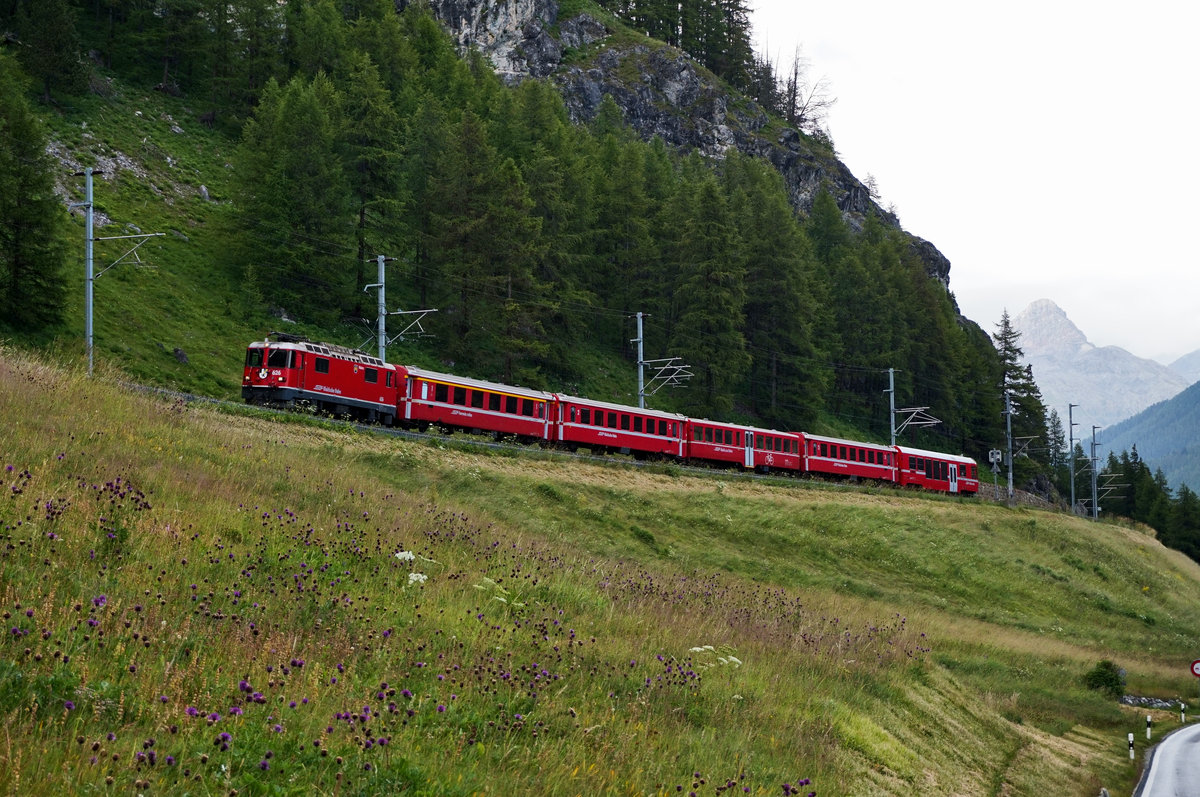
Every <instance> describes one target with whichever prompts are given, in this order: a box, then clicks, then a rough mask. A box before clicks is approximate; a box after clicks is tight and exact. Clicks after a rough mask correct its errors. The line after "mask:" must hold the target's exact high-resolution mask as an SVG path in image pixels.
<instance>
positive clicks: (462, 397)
mask: <svg viewBox="0 0 1200 797" xmlns="http://www.w3.org/2000/svg"><path fill="white" fill-rule="evenodd" d="M454 403H455V404H457V405H459V406H460V407H465V406H466V404H467V389H466V388H465V387H456V388H454Z"/></svg>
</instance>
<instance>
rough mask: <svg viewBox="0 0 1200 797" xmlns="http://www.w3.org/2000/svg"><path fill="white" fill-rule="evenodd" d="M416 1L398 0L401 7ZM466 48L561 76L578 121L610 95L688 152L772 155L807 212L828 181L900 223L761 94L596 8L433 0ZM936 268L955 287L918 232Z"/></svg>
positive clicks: (863, 210)
mask: <svg viewBox="0 0 1200 797" xmlns="http://www.w3.org/2000/svg"><path fill="white" fill-rule="evenodd" d="M407 2H408V0H397V5H398V6H400V7H403V6H404V5H406V4H407ZM430 7H431V8H432V9H433V12H434V14H435V15H436V16H437V17H438V19H440V20H441V21H442V22H443V23H444V24H445V25H446V27H447V28H448V29H449V31H450V32H451V34H452V35H453V36H454V37H455V39H456V40H457V41H458V43H459V45H460V46H461V47H463V48H468V47H475V48H477V49H478V50H479V51H480V52H481V53H482V54H483V55H484V56H486V57H487V58H488V59H489V60H490V61H491V63H492V64H493V66H494V67H495V69H496V71H497V73H498V74H500V75H501V76H502V77H503V78H504V79H505V80H508V81H510V82H516V81H519V80H522V79H525V78H528V77H533V78H539V79H548V80H552V81H554V82H555V83H556V84H557V85H558V86H559V87H560V89H561V90H562V93H563V97H564V99H565V101H566V104H567V109H568V111H569V112H570V114H571V117H572V119H574V120H575V121H576V122H587V121H590V120H591V119H592V118H594V116H595V115H596V112H597V109H598V108H599V107H600V103H601V101H602V100H603V99H604V97H605V96H609V97H612V98H613V100H614V101H615V102H616V103H617V105H618V106H619V107H620V108H621V110H622V111H623V112H624V114H625V120H626V122H628V124H629V125H630V126H631V127H632V128H633V129H634V130H636V131H637V132H638V134H639V135H641V136H643V137H644V138H646V139H650V138H652V137H653V136H660V137H661V138H662V139H663V140H664V141H666V142H667V143H668V144H669V145H671V146H673V147H676V148H678V149H680V150H683V151H697V152H700V153H701V154H703V155H704V156H705V157H708V158H713V159H719V158H722V157H724V156H725V154H726V153H727V152H729V151H730V150H732V149H736V150H738V151H740V152H743V153H746V154H748V155H754V156H758V157H762V158H765V159H767V160H769V161H770V162H771V163H772V164H774V166H775V168H777V169H778V170H779V172H780V174H781V175H782V176H783V179H784V183H785V185H786V186H787V190H788V194H789V196H790V198H791V202H792V205H793V207H795V208H796V210H797V211H798V212H800V213H805V212H807V211H808V209H809V208H810V207H811V206H812V200H813V197H814V196H815V195H816V193H817V192H818V191H819V190H820V189H821V186H822V185H828V186H829V189H830V190H831V191H832V192H833V194H834V197H835V199H837V202H838V206H839V207H840V208H841V209H842V213H843V214H844V216H845V218H846V219H847V221H848V222H850V223H851V224H852V225H855V226H858V225H860V224H861V223H862V221H863V219H864V218H865V217H866V215H867V214H868V213H870V212H875V213H876V214H878V215H879V217H880V218H882V219H884V221H885V222H887V223H890V224H892V225H894V226H899V225H898V222H897V220H896V218H895V217H894V216H892V215H891V214H889V213H888V212H887V211H885V210H883V209H882V208H880V207H879V206H878V205H877V204H875V202H874V201H873V200H872V199H871V196H870V192H869V191H868V190H867V188H866V186H865V185H864V184H863V183H862V182H861V181H860V180H859V179H858V178H857V177H855V176H854V175H853V174H851V173H850V170H849V169H847V168H846V166H845V165H844V164H843V163H842V162H841V161H839V160H838V159H837V157H836V155H835V154H834V153H833V152H832V151H831V149H830V147H829V146H828V145H827V144H825V143H823V142H820V141H816V140H814V139H812V138H810V137H808V136H805V135H804V134H802V133H800V132H798V131H797V130H794V129H791V128H788V127H786V126H783V125H781V124H780V123H779V121H778V120H772V119H771V118H770V117H768V115H767V114H766V113H765V112H764V111H763V109H762V108H760V107H759V106H758V105H756V104H755V103H753V102H751V101H749V100H747V99H745V98H744V97H741V96H737V95H733V94H730V93H729V91H728V90H727V89H726V87H724V86H723V85H722V84H721V83H720V82H719V81H718V80H717V79H716V78H715V77H714V76H713V75H712V74H710V73H709V72H707V71H706V70H704V69H703V68H701V67H699V66H698V65H697V64H696V63H695V62H693V61H692V60H691V59H690V58H688V56H687V55H685V54H684V53H683V52H681V51H679V50H677V49H675V48H673V47H668V46H666V45H664V44H662V43H661V42H657V41H655V40H652V39H648V38H644V37H638V36H637V35H636V34H631V33H630V32H629V31H628V30H621V31H619V34H620V35H617V33H618V31H617V29H616V26H615V24H614V26H613V27H612V28H610V26H609V25H608V24H606V23H605V22H604V21H602V20H600V19H597V18H596V17H593V16H591V15H588V14H573V15H570V16H569V17H566V18H563V17H560V15H559V9H560V6H559V3H558V0H430ZM909 237H910V240H911V244H912V247H913V251H914V252H915V253H916V254H917V256H918V257H920V258H921V260H922V262H924V263H925V264H926V270H927V271H928V272H929V274H930V276H931V277H933V278H935V279H937V280H938V281H939V282H941V283H942V285H943V286H945V287H947V288H948V287H949V282H950V261H949V260H947V259H946V257H945V256H944V255H942V253H941V252H939V251H938V250H937V248H936V247H935V246H934V245H933V244H931V243H930V242H928V241H926V240H923V239H921V238H918V237H916V236H913V235H910V236H909Z"/></svg>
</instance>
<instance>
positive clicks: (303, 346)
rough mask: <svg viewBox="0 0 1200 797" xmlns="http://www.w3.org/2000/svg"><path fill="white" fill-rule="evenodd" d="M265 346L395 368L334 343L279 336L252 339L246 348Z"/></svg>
mask: <svg viewBox="0 0 1200 797" xmlns="http://www.w3.org/2000/svg"><path fill="white" fill-rule="evenodd" d="M264 346H267V347H270V348H272V349H293V350H295V351H310V352H312V353H313V354H324V355H325V356H326V357H337V358H340V359H342V360H350V361H351V362H356V363H363V364H364V365H374V366H375V367H377V368H395V367H396V366H395V365H392V364H391V363H385V362H384V361H383V360H381V359H379V358H378V357H372V356H371V355H370V354H367V353H366V352H365V351H360V350H359V349H351V348H350V347H348V346H339V345H338V344H336V343H313V342H311V341H308V340H302V339H301V340H293V339H289V338H285V337H281V338H280V339H279V340H277V341H272V340H256V341H252V342H251V343H250V345H249V346H248V347H247V348H250V349H261V348H262V347H264Z"/></svg>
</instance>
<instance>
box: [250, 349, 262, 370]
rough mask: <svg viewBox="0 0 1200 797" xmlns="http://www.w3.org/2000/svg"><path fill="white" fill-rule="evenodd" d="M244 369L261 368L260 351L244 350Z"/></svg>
mask: <svg viewBox="0 0 1200 797" xmlns="http://www.w3.org/2000/svg"><path fill="white" fill-rule="evenodd" d="M246 367H247V368H262V349H246Z"/></svg>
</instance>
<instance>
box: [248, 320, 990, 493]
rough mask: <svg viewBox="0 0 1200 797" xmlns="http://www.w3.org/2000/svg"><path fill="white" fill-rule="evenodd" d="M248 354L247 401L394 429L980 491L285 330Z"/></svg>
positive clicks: (851, 457)
mask: <svg viewBox="0 0 1200 797" xmlns="http://www.w3.org/2000/svg"><path fill="white" fill-rule="evenodd" d="M276 337H277V340H275V341H271V340H270V339H267V340H263V341H255V342H253V343H251V344H250V345H249V346H248V347H247V349H246V364H245V370H244V372H243V376H242V398H243V399H244V400H245V401H246V402H247V403H250V404H262V405H267V406H276V407H294V406H298V405H299V406H307V407H312V408H313V409H315V410H317V411H318V412H328V413H330V414H333V415H349V416H352V417H355V418H359V419H361V420H365V421H368V422H371V423H381V424H384V425H386V426H392V425H402V426H406V427H416V428H418V429H425V428H427V427H428V426H430V425H438V426H445V427H452V428H457V429H464V430H467V431H471V432H477V433H490V434H493V435H495V436H496V437H497V438H502V437H513V438H516V439H517V440H521V441H525V442H542V443H547V444H552V445H557V446H561V447H563V448H566V449H568V450H571V451H574V450H576V449H577V448H587V449H590V450H592V451H606V452H619V453H623V454H632V455H633V456H635V457H637V458H639V459H644V458H650V457H654V458H664V459H670V460H676V461H683V462H686V461H696V462H704V463H708V464H713V465H719V466H724V467H737V468H745V469H748V470H749V469H753V470H757V471H760V472H768V471H774V472H780V473H816V474H825V475H829V476H834V477H839V478H845V479H855V480H860V479H861V480H871V481H878V482H889V483H892V484H897V485H900V486H902V487H918V488H921V489H924V490H936V491H939V492H947V493H966V494H973V493H976V492H978V491H979V472H978V467H977V466H976V464H975V460H973V459H971V458H970V457H963V456H955V455H952V454H942V453H938V452H936V451H925V450H922V449H916V448H908V447H906V446H886V445H879V444H877V443H861V442H856V441H853V440H841V439H838V438H834V437H822V436H820V435H813V434H806V433H804V432H781V431H777V430H774V429H760V428H757V427H754V426H745V425H742V424H736V423H723V422H718V421H709V420H704V419H700V418H688V417H686V416H684V415H678V414H675V413H669V412H661V411H658V410H646V409H638V408H636V407H628V406H625V405H623V404H610V403H608V402H603V401H594V400H592V399H587V398H579V397H577V396H568V395H564V394H560V393H548V392H545V391H542V390H530V389H528V388H523V387H514V386H512V385H504V384H500V383H497V382H486V381H482V380H478V379H468V378H466V377H461V376H455V375H453V374H444V373H439V372H436V371H427V370H425V369H422V368H415V367H412V366H405V365H394V364H391V363H385V362H383V361H382V360H380V359H378V358H377V357H372V356H371V355H369V354H365V353H364V352H361V351H357V350H353V349H348V348H346V347H344V346H335V345H332V344H328V343H312V342H310V341H308V340H305V339H304V338H300V337H297V336H292V335H284V334H278V335H277V336H276Z"/></svg>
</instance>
